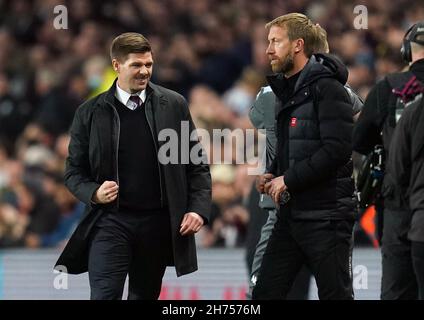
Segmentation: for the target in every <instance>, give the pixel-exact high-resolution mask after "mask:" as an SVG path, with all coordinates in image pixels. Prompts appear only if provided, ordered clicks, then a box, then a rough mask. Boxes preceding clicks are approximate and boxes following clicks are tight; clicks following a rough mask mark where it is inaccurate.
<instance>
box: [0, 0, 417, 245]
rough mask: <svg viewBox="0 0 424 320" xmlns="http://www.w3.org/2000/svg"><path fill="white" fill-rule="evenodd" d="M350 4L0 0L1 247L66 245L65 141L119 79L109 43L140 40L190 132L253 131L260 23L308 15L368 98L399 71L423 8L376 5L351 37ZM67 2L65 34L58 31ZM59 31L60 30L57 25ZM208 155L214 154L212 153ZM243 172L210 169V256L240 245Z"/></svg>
mask: <svg viewBox="0 0 424 320" xmlns="http://www.w3.org/2000/svg"><path fill="white" fill-rule="evenodd" d="M357 4H358V3H356V2H355V1H337V0H324V1H319V2H318V1H309V0H281V1H280V0H230V1H228V0H226V1H224V0H196V1H189V0H155V1H152V0H133V1H131V0H122V1H112V0H101V1H100V0H94V1H85V0H69V1H63V0H34V1H31V0H13V1H12V0H10V1H4V0H3V1H2V0H0V247H3V248H4V247H17V246H19V247H22V246H26V247H31V248H36V247H51V246H61V245H63V243H64V241H66V239H67V237H69V235H70V233H71V231H72V230H73V228H74V227H75V225H76V223H77V221H78V219H79V218H80V216H81V214H82V210H83V206H82V204H81V203H79V202H78V201H77V200H76V199H75V198H74V197H73V196H72V195H71V194H70V193H69V191H68V190H67V189H66V187H65V186H64V185H63V170H64V161H65V159H66V156H67V146H68V143H69V136H68V134H67V132H68V129H69V126H70V124H71V122H72V119H73V114H74V112H75V110H76V108H77V107H78V106H79V105H80V104H81V103H82V102H83V101H84V100H86V99H87V98H89V97H91V96H94V95H97V94H98V93H100V92H103V91H105V90H107V89H108V88H109V86H110V85H111V83H112V82H113V80H114V78H115V74H114V72H113V70H112V68H111V66H110V59H109V46H110V43H111V40H112V39H113V38H114V37H115V36H116V35H118V34H120V33H123V32H127V31H135V32H140V33H142V34H143V35H145V36H147V38H148V39H149V40H150V42H151V44H152V47H153V54H154V60H155V66H154V74H153V78H152V81H153V82H155V83H157V84H160V85H163V86H165V87H168V88H170V89H173V90H176V91H178V92H180V93H181V94H183V95H184V96H185V97H186V98H187V100H188V102H189V105H190V110H191V113H192V116H193V118H194V121H195V123H196V125H197V126H198V127H199V128H204V129H206V130H208V131H212V130H213V129H222V128H229V129H236V128H241V129H248V128H252V126H251V124H250V122H249V120H248V118H247V113H248V111H249V108H250V106H251V105H252V102H253V100H254V99H255V96H256V94H257V92H258V91H259V89H260V87H261V86H263V85H265V84H266V79H265V76H266V74H268V73H269V72H270V70H269V63H268V60H267V57H266V55H265V50H266V47H267V31H266V30H265V28H264V25H265V23H266V22H268V21H270V20H271V19H273V18H275V17H277V16H279V15H282V14H285V13H288V12H303V13H305V14H306V15H308V16H309V17H310V18H311V19H312V20H313V21H314V22H317V23H319V24H320V25H321V26H322V27H324V28H325V29H326V30H327V32H328V39H329V44H330V51H331V52H332V53H334V54H336V55H338V56H339V57H340V58H341V59H342V60H343V61H344V62H345V63H346V64H347V66H348V68H349V72H350V74H349V80H348V82H349V84H350V85H351V86H352V87H353V88H354V89H355V90H356V91H357V92H358V93H359V94H360V95H361V96H362V97H366V95H367V93H368V91H369V90H370V88H371V87H372V86H373V85H374V84H375V82H376V81H377V80H379V79H381V78H382V77H383V76H384V75H385V74H387V73H389V72H395V71H398V70H401V69H402V68H403V67H404V64H403V63H402V60H401V58H400V55H399V48H400V45H401V42H402V38H403V35H404V33H405V30H406V29H407V28H408V27H409V26H410V25H411V24H412V23H413V22H416V21H418V20H420V19H423V17H424V6H423V5H422V3H421V0H416V1H414V0H374V1H367V3H361V4H365V5H366V7H367V9H368V29H362V30H356V29H355V28H354V27H353V25H354V24H353V21H354V19H355V17H356V15H355V14H354V7H355V6H356V5H357ZM57 5H65V7H66V9H67V18H68V19H67V21H66V22H67V27H68V28H67V29H55V27H54V20H55V18H56V17H57V14H56V15H55V14H54V8H55V6H57ZM62 22H63V21H62ZM208 151H209V155H210V154H211V153H212V152H215V151H213V150H208ZM248 167H249V165H234V164H231V163H230V164H216V165H212V166H211V174H212V179H213V214H212V219H211V223H210V225H209V226H208V227H207V228H203V229H202V231H201V233H200V234H199V238H200V241H199V242H200V245H202V246H205V247H212V246H226V247H235V246H243V245H244V243H245V241H246V234H247V230H248V227H247V226H248V223H249V219H250V214H249V210H248V209H247V206H246V203H247V202H248V197H249V194H250V190H251V185H252V183H253V180H254V176H251V175H248V174H247V169H248Z"/></svg>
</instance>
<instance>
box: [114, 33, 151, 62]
mask: <svg viewBox="0 0 424 320" xmlns="http://www.w3.org/2000/svg"><path fill="white" fill-rule="evenodd" d="M145 52H152V47H151V46H150V43H149V41H148V40H147V39H146V38H145V37H144V36H143V35H142V34H140V33H136V32H126V33H123V34H121V35H119V36H117V37H116V38H115V39H113V41H112V45H111V47H110V58H111V59H112V60H113V59H117V60H119V61H121V62H122V61H125V60H126V59H127V56H128V55H129V54H130V53H145Z"/></svg>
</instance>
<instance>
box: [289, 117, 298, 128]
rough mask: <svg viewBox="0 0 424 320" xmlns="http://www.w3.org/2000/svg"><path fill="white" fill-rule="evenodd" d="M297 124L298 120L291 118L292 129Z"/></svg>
mask: <svg viewBox="0 0 424 320" xmlns="http://www.w3.org/2000/svg"><path fill="white" fill-rule="evenodd" d="M296 124H297V118H291V120H290V127H296Z"/></svg>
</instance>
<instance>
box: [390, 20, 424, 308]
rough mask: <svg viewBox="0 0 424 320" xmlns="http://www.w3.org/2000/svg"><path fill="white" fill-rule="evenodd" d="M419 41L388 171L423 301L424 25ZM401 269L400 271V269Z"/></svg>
mask: <svg viewBox="0 0 424 320" xmlns="http://www.w3.org/2000/svg"><path fill="white" fill-rule="evenodd" d="M422 27H424V23H422ZM416 40H418V41H420V42H419V43H411V56H412V61H414V64H413V66H414V68H413V69H414V70H417V71H418V72H415V73H417V74H418V75H421V77H420V80H421V81H419V80H415V81H414V82H412V83H411V85H410V87H409V88H410V91H411V95H410V96H409V97H405V98H406V99H405V102H406V106H405V111H404V112H403V113H402V116H401V117H400V120H399V122H398V124H397V126H396V129H395V131H394V132H393V138H392V141H391V144H390V152H389V159H388V161H387V166H386V172H387V173H388V174H389V175H390V176H391V177H392V179H391V180H392V181H391V182H392V188H394V189H395V188H396V189H398V190H399V194H400V195H401V201H402V203H403V205H404V206H405V207H407V208H408V209H409V210H410V221H409V223H408V230H407V243H408V244H409V246H410V249H409V250H408V252H410V256H407V257H405V256H404V257H403V258H404V260H406V261H412V267H413V270H414V272H413V273H412V274H410V275H408V277H415V278H416V283H417V287H418V297H419V299H420V300H424V188H423V186H424V110H423V109H424V77H423V75H424V28H423V29H422V32H421V37H420V38H419V37H417V39H416ZM400 271H401V270H400Z"/></svg>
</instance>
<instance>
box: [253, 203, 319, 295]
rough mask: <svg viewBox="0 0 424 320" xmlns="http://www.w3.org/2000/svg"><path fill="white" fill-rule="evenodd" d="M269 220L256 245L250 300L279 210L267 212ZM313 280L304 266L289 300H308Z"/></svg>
mask: <svg viewBox="0 0 424 320" xmlns="http://www.w3.org/2000/svg"><path fill="white" fill-rule="evenodd" d="M267 211H268V220H267V221H266V223H265V224H264V225H263V227H262V229H261V237H260V239H259V241H258V243H257V245H256V251H255V256H254V258H253V263H252V272H251V274H250V280H249V292H248V294H247V295H246V296H247V298H248V299H251V298H252V291H253V288H254V287H255V284H256V280H257V279H258V276H259V270H260V268H261V265H262V259H263V256H264V253H265V250H266V247H267V245H268V240H269V237H270V236H271V233H272V230H273V229H274V225H275V222H276V221H277V210H276V209H272V210H267ZM310 280H311V273H310V272H309V270H308V268H307V267H306V266H304V267H303V268H302V269H301V270H300V272H299V273H298V274H297V276H296V280H295V281H294V283H293V286H292V288H291V290H290V292H289V293H288V295H287V300H307V299H308V294H309V284H310Z"/></svg>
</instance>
